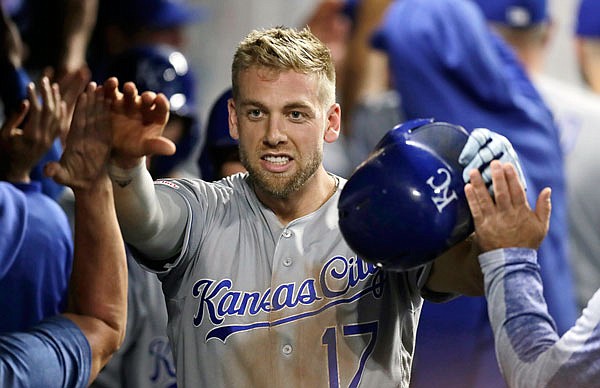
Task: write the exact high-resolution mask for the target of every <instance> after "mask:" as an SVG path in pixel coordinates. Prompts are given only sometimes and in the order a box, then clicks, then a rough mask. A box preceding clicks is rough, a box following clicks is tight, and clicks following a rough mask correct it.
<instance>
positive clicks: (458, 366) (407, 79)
mask: <svg viewBox="0 0 600 388" xmlns="http://www.w3.org/2000/svg"><path fill="white" fill-rule="evenodd" d="M373 43H374V46H375V47H377V48H379V49H382V50H383V51H384V52H385V53H387V55H388V60H389V64H390V69H391V70H390V71H391V79H392V82H393V85H394V87H395V89H396V90H397V91H398V93H399V94H400V95H401V96H402V103H401V109H402V112H403V114H404V116H405V117H406V118H407V119H413V118H422V117H433V118H435V119H436V120H439V121H447V122H454V123H458V124H461V125H463V126H464V127H465V128H466V129H467V130H468V131H471V130H473V129H474V128H477V127H487V128H494V129H495V130H497V131H498V132H499V133H501V134H503V135H504V136H506V137H507V138H508V139H509V140H510V141H511V143H513V145H514V148H515V151H516V152H517V153H518V154H519V156H520V158H521V162H522V165H523V170H524V173H525V176H526V180H527V188H528V195H530V196H533V195H534V193H537V192H539V191H540V190H541V189H542V188H543V187H546V186H551V187H552V188H553V195H554V212H553V215H552V223H551V226H550V228H551V230H550V233H549V235H548V238H547V239H546V240H545V241H544V243H543V244H542V247H541V248H540V262H541V263H542V274H543V275H542V276H543V277H544V281H545V284H546V287H545V289H544V291H545V293H546V298H547V300H548V305H549V309H550V313H551V315H552V316H553V317H554V319H555V320H556V323H557V326H558V328H559V331H560V332H564V331H565V330H567V329H568V328H569V327H570V326H571V325H572V324H573V323H574V321H575V318H576V316H577V308H576V304H575V298H574V292H573V284H572V278H571V268H570V266H569V262H568V259H567V204H566V198H565V178H564V170H563V169H564V165H563V156H562V149H561V147H560V142H559V135H560V133H559V130H558V128H557V127H556V125H555V123H554V121H553V117H552V114H551V112H550V110H549V109H548V107H547V106H546V105H545V103H544V102H543V100H542V99H541V97H540V95H539V93H538V92H537V91H536V90H535V88H534V87H533V85H532V83H531V81H530V79H529V78H528V76H527V74H526V73H525V70H524V69H523V67H522V65H521V64H520V63H519V61H518V59H517V58H516V56H515V55H514V53H513V52H512V51H511V50H510V49H509V48H508V47H507V46H506V44H505V43H504V42H503V41H501V40H500V39H499V37H498V36H497V35H495V34H493V33H492V32H491V30H490V29H489V27H488V26H487V24H486V21H485V19H484V18H483V16H482V14H481V11H480V10H479V9H478V7H477V6H476V4H474V3H473V2H470V1H463V0H432V1H429V0H419V1H413V0H404V1H396V2H392V3H391V4H390V5H389V6H388V8H387V9H386V13H385V15H384V18H383V20H382V22H381V24H380V26H379V27H378V29H377V31H376V35H375V36H374V38H373ZM415 53H419V54H418V55H415ZM550 166H552V167H550ZM530 201H532V202H533V201H535V198H534V197H530ZM420 322H421V323H420V327H419V331H418V333H417V341H416V344H417V348H416V350H415V361H414V362H415V363H414V374H413V380H412V382H411V384H412V386H414V387H420V386H423V387H430V386H432V385H440V386H446V387H495V386H498V387H503V386H505V383H504V380H503V378H502V376H501V375H500V373H499V370H498V367H497V362H496V358H495V351H494V342H493V334H492V331H491V328H490V326H489V321H488V317H487V307H486V302H485V300H484V299H483V298H458V299H456V300H454V301H452V302H450V303H447V304H444V305H436V304H432V303H425V304H424V306H423V312H422V316H421V320H420ZM442 350H444V351H442ZM445 350H447V351H445ZM457 354H461V357H457V356H456V355H457Z"/></svg>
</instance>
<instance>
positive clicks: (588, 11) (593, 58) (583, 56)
mask: <svg viewBox="0 0 600 388" xmlns="http://www.w3.org/2000/svg"><path fill="white" fill-rule="evenodd" d="M598 12H600V2H599V1H598V0H581V3H580V4H579V8H578V12H577V21H576V29H575V35H576V37H575V44H576V50H577V59H578V63H579V69H580V71H581V77H582V79H583V80H584V81H585V83H586V84H587V85H588V86H589V87H590V89H591V90H593V91H594V92H595V93H598V94H600V18H598Z"/></svg>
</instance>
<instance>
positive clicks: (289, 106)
mask: <svg viewBox="0 0 600 388" xmlns="http://www.w3.org/2000/svg"><path fill="white" fill-rule="evenodd" d="M284 109H286V110H290V109H308V110H311V111H312V110H313V107H312V105H310V104H307V103H304V102H290V103H288V104H286V105H284Z"/></svg>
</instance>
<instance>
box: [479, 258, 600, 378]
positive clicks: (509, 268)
mask: <svg viewBox="0 0 600 388" xmlns="http://www.w3.org/2000/svg"><path fill="white" fill-rule="evenodd" d="M479 261H480V263H481V269H482V271H483V274H484V279H485V293H486V297H487V298H488V313H489V316H490V322H491V324H492V329H493V331H494V337H495V341H496V353H497V356H498V361H499V363H500V369H501V370H502V374H503V375H504V377H505V379H506V380H507V382H508V385H509V386H511V387H567V386H572V387H578V388H580V387H596V386H598V381H599V379H600V369H599V368H598V367H597V360H598V358H600V346H599V345H600V329H599V322H600V293H596V294H595V295H594V297H593V298H592V299H591V300H590V302H589V303H588V306H587V308H586V309H585V310H584V311H583V314H582V316H581V317H580V318H579V319H578V320H577V323H576V324H575V326H573V327H572V328H571V329H569V330H568V331H567V332H566V333H565V334H564V335H563V336H562V337H560V338H559V337H558V334H557V332H556V326H555V324H554V321H553V320H552V318H551V317H550V315H549V314H548V309H547V307H546V302H545V300H544V296H543V292H542V291H543V287H542V281H541V276H540V271H539V266H538V264H537V258H536V253H535V251H533V250H528V249H504V250H495V251H491V252H487V253H485V254H482V255H481V256H480V257H479Z"/></svg>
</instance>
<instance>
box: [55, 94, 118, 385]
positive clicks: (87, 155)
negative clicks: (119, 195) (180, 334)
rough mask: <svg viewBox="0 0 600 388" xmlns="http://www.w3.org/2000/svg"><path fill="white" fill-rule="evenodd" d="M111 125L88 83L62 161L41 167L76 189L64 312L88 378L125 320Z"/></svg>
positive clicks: (100, 99) (113, 348) (114, 345)
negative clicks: (84, 355) (86, 353)
mask: <svg viewBox="0 0 600 388" xmlns="http://www.w3.org/2000/svg"><path fill="white" fill-rule="evenodd" d="M110 128H111V127H110V105H109V101H107V100H106V99H105V98H104V96H103V94H102V91H101V90H98V89H97V88H96V85H95V84H93V83H92V84H90V85H89V86H88V88H87V89H86V91H85V92H84V93H83V94H82V95H81V96H80V97H79V100H78V103H77V107H76V109H75V113H74V117H73V122H72V125H71V129H70V132H69V136H68V137H67V147H66V148H65V152H64V153H63V155H62V158H61V160H60V162H59V163H58V162H52V163H50V164H48V165H47V166H46V169H45V172H46V175H48V176H50V177H52V178H54V179H55V180H56V181H57V182H59V183H62V184H65V185H68V186H70V187H71V188H72V189H73V192H74V194H75V257H74V263H73V272H72V275H71V279H70V283H69V304H68V308H67V312H66V313H65V316H66V317H67V318H69V319H71V320H72V321H73V322H74V323H75V324H77V326H79V328H80V329H81V330H82V332H83V333H84V335H85V336H86V338H87V340H88V342H89V344H90V347H91V350H92V367H91V375H90V382H91V381H93V380H94V378H95V377H96V375H97V374H98V372H99V371H100V370H101V369H102V367H103V366H104V365H105V364H106V362H108V360H109V359H110V356H111V355H112V354H113V353H114V352H115V351H116V350H118V348H119V346H120V345H121V343H122V342H123V339H124V337H125V329H126V322H127V263H126V256H125V245H124V242H123V239H122V237H121V233H120V230H119V226H118V223H117V219H116V213H115V208H114V200H113V194H112V186H111V182H110V179H109V177H108V175H107V173H106V162H107V160H108V157H109V154H110V139H111V130H110Z"/></svg>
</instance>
